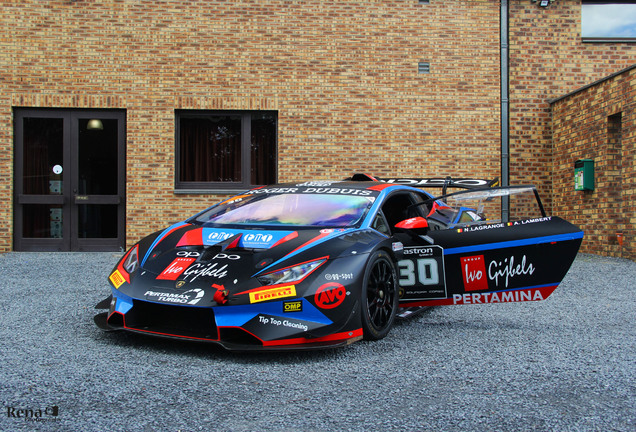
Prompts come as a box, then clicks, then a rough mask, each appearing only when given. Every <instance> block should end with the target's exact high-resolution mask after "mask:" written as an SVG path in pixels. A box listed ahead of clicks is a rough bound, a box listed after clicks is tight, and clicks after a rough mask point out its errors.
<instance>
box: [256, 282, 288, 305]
mask: <svg viewBox="0 0 636 432" xmlns="http://www.w3.org/2000/svg"><path fill="white" fill-rule="evenodd" d="M295 296H296V285H288V286H282V287H276V288H269V289H264V290H262V291H255V292H251V293H250V303H258V302H264V301H267V300H274V299H277V298H285V297H295Z"/></svg>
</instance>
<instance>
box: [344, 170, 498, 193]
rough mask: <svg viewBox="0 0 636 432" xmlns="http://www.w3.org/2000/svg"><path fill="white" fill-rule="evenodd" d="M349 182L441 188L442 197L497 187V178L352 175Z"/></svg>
mask: <svg viewBox="0 0 636 432" xmlns="http://www.w3.org/2000/svg"><path fill="white" fill-rule="evenodd" d="M350 180H352V181H379V182H384V183H392V184H399V185H406V186H413V187H417V188H427V187H441V188H442V195H446V190H447V189H448V188H460V189H478V188H488V187H494V186H498V185H499V177H496V178H494V179H492V180H484V179H462V178H460V179H457V178H456V179H454V178H452V177H450V176H448V177H446V178H441V177H437V178H379V177H374V176H370V175H368V174H354V175H353V176H352V177H351V178H350Z"/></svg>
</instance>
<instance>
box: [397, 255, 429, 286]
mask: <svg viewBox="0 0 636 432" xmlns="http://www.w3.org/2000/svg"><path fill="white" fill-rule="evenodd" d="M415 262H416V263H417V264H414V261H413V260H410V259H405V260H402V261H400V262H398V265H399V266H400V285H401V286H403V287H410V286H413V285H415V281H416V277H415V276H416V275H417V281H418V282H419V283H421V284H422V285H437V284H438V283H439V271H438V265H437V261H436V260H435V259H433V258H420V259H417V260H415ZM416 266H417V267H416ZM416 268H417V270H416Z"/></svg>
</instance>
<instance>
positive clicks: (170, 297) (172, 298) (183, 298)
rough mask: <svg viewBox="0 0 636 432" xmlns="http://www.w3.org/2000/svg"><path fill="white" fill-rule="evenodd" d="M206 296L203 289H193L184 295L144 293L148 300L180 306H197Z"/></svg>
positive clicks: (156, 292) (155, 292)
mask: <svg viewBox="0 0 636 432" xmlns="http://www.w3.org/2000/svg"><path fill="white" fill-rule="evenodd" d="M204 295H205V291H203V290H202V289H198V288H195V289H191V290H189V291H185V292H183V293H164V292H158V291H151V290H148V291H146V292H145V293H144V296H145V297H146V298H147V299H148V300H152V301H158V302H163V303H178V304H189V305H195V304H197V303H199V301H200V300H201V299H202V298H203V296H204Z"/></svg>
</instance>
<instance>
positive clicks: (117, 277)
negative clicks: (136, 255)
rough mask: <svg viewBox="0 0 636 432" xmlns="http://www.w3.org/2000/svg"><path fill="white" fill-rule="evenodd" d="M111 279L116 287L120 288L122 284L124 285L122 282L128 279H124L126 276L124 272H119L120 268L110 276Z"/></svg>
mask: <svg viewBox="0 0 636 432" xmlns="http://www.w3.org/2000/svg"><path fill="white" fill-rule="evenodd" d="M108 279H110V282H111V283H112V284H113V285H114V286H115V288H117V289H119V287H120V286H122V284H123V283H124V282H126V280H125V279H124V277H123V276H122V274H121V273H120V272H119V270H115V271H114V272H113V273H112V274H111V275H110V277H109V278H108Z"/></svg>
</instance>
